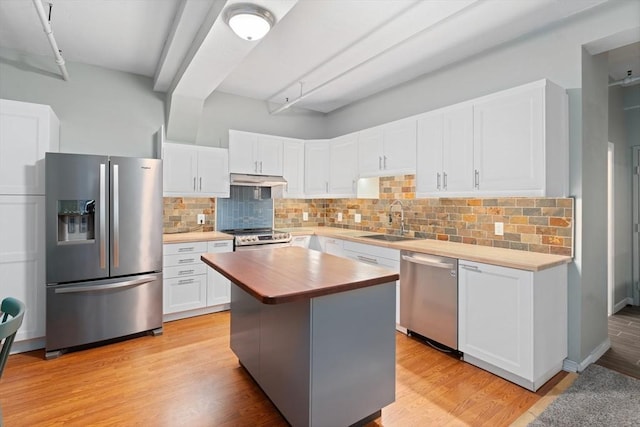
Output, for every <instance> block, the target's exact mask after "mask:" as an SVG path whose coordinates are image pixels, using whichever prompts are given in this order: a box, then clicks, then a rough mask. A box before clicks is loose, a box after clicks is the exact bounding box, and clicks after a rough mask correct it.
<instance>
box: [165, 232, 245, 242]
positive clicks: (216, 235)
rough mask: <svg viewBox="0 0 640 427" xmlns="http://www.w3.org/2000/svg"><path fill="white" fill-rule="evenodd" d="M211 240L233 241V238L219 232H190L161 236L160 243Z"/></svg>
mask: <svg viewBox="0 0 640 427" xmlns="http://www.w3.org/2000/svg"><path fill="white" fill-rule="evenodd" d="M213 240H233V236H232V235H230V234H225V233H220V232H219V231H192V232H189V233H170V234H163V235H162V243H189V242H210V241H213Z"/></svg>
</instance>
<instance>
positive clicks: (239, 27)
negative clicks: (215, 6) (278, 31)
mask: <svg viewBox="0 0 640 427" xmlns="http://www.w3.org/2000/svg"><path fill="white" fill-rule="evenodd" d="M226 21H227V24H229V27H231V29H232V30H233V32H234V33H236V34H237V35H238V37H240V38H243V39H245V40H249V41H253V40H260V39H261V38H263V37H264V36H265V35H266V34H267V33H268V32H269V30H270V29H271V27H272V26H273V24H274V22H275V19H274V18H273V15H272V14H271V12H269V11H268V10H267V9H264V8H262V7H260V6H256V5H254V4H248V3H238V4H234V5H231V6H230V7H229V8H228V9H227V12H226Z"/></svg>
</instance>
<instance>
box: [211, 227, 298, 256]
mask: <svg viewBox="0 0 640 427" xmlns="http://www.w3.org/2000/svg"><path fill="white" fill-rule="evenodd" d="M222 232H223V233H226V234H231V235H233V250H234V251H247V250H257V249H266V248H271V249H273V248H279V247H286V246H291V233H287V232H280V231H275V230H272V229H270V228H259V229H240V230H222Z"/></svg>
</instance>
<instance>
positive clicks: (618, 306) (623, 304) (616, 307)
mask: <svg viewBox="0 0 640 427" xmlns="http://www.w3.org/2000/svg"><path fill="white" fill-rule="evenodd" d="M627 305H633V298H631V297H626V298H625V299H623V300H622V301H620V302H619V303H617V304H616V305H614V306H613V313H614V314H615V313H617V312H619V311H620V310H622V309H623V308H625V307H626V306H627Z"/></svg>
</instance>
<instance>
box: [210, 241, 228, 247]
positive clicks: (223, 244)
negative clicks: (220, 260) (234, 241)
mask: <svg viewBox="0 0 640 427" xmlns="http://www.w3.org/2000/svg"><path fill="white" fill-rule="evenodd" d="M227 246H229V244H228V243H227V242H218V243H214V244H213V247H214V248H224V247H227Z"/></svg>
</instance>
